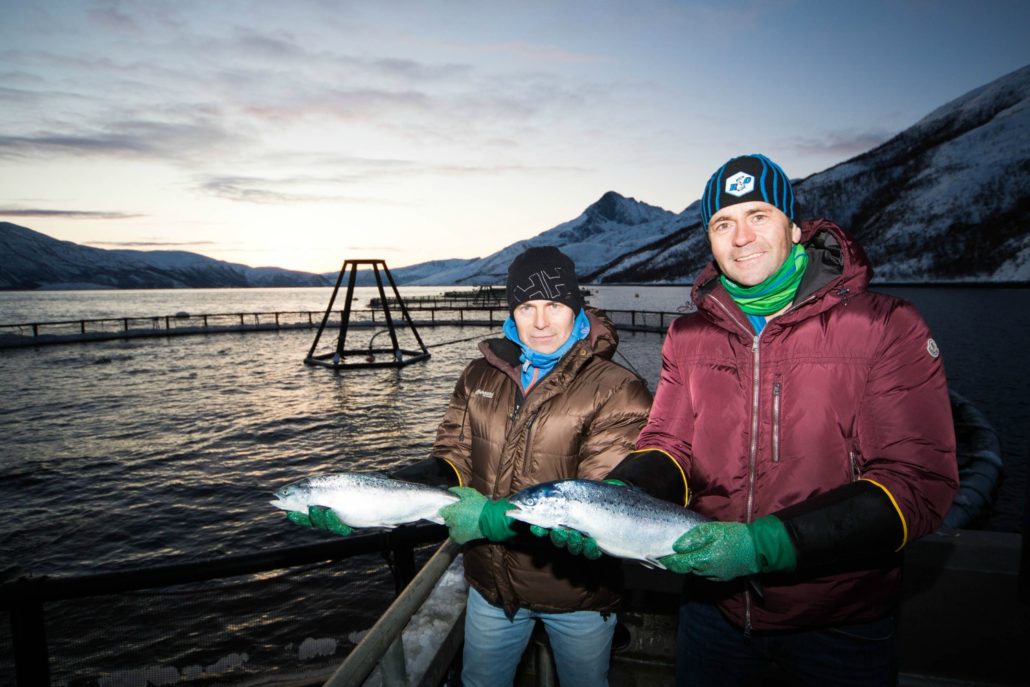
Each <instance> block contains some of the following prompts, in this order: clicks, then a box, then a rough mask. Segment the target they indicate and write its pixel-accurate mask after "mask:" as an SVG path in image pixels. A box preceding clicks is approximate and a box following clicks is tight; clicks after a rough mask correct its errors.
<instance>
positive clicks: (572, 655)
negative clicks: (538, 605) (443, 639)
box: [461, 588, 615, 687]
mask: <svg viewBox="0 0 1030 687" xmlns="http://www.w3.org/2000/svg"><path fill="white" fill-rule="evenodd" d="M537 620H540V621H541V622H542V623H543V624H544V628H545V629H546V630H547V638H548V639H549V640H550V642H551V651H552V652H554V662H555V665H556V666H557V668H558V681H559V683H560V684H561V687H580V686H582V687H604V686H605V685H607V684H608V662H609V659H610V655H611V648H612V635H613V634H614V632H615V614H614V613H610V614H608V615H607V617H604V616H602V615H601V614H600V613H598V612H597V611H572V612H569V613H538V612H536V611H531V610H529V609H528V608H520V609H519V610H518V611H516V612H515V617H513V618H508V616H506V615H505V614H504V609H502V608H498V607H497V606H494V605H492V604H490V603H489V602H488V601H487V600H486V599H484V598H483V596H482V594H480V593H479V592H477V591H476V590H475V589H474V588H469V600H468V607H467V609H466V611H465V652H464V655H463V656H462V662H463V664H464V666H463V668H462V672H461V682H462V684H463V685H464V687H498V686H503V685H510V684H512V682H514V680H515V670H516V668H518V666H519V660H520V659H521V658H522V652H523V651H525V649H526V645H527V644H529V637H530V635H531V634H532V633H533V627H534V625H535V624H536V621H537Z"/></svg>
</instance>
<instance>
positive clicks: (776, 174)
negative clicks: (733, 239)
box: [701, 153, 794, 229]
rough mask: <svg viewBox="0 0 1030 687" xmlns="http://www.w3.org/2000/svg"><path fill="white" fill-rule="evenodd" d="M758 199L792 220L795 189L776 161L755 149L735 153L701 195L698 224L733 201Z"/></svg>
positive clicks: (703, 224) (705, 225)
mask: <svg viewBox="0 0 1030 687" xmlns="http://www.w3.org/2000/svg"><path fill="white" fill-rule="evenodd" d="M752 200H760V201H763V202H766V203H769V204H770V205H773V206H775V207H776V209H778V210H779V211H780V212H782V213H783V214H785V215H786V216H787V218H788V219H790V220H791V221H793V220H794V189H793V188H792V187H791V185H790V179H789V178H788V177H787V175H786V173H785V172H784V171H783V170H782V169H781V168H780V166H779V165H778V164H776V163H775V162H773V161H772V160H770V159H769V158H767V157H766V156H765V155H759V154H758V153H755V154H752V155H741V156H740V157H735V158H733V159H732V160H730V161H729V162H727V163H726V164H724V165H723V166H722V167H720V168H719V169H718V170H716V172H715V174H713V175H712V176H711V178H710V179H709V180H708V183H707V184H705V192H704V195H703V196H701V227H702V228H703V229H708V223H709V222H710V221H711V219H712V215H714V214H715V213H717V212H718V211H719V210H721V209H722V208H724V207H726V206H728V205H735V204H736V203H747V202H749V201H752Z"/></svg>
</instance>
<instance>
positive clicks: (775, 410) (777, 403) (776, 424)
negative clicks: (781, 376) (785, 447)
mask: <svg viewBox="0 0 1030 687" xmlns="http://www.w3.org/2000/svg"><path fill="white" fill-rule="evenodd" d="M772 393H773V399H772V459H773V462H774V463H778V462H780V427H781V426H782V425H783V423H782V422H780V409H781V408H782V406H783V385H782V384H780V382H773V385H772Z"/></svg>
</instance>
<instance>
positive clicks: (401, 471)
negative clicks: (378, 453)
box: [390, 458, 462, 487]
mask: <svg viewBox="0 0 1030 687" xmlns="http://www.w3.org/2000/svg"><path fill="white" fill-rule="evenodd" d="M390 477H391V478H393V479H400V480H404V481H405V482H418V483H419V484H428V485H430V486H433V487H460V486H462V484H461V477H460V476H459V475H458V471H457V469H455V467H454V465H452V464H451V462H450V461H448V460H445V459H443V458H426V459H425V460H420V461H418V462H417V463H412V464H411V465H405V466H404V467H402V468H398V469H397V470H394V471H392V472H390Z"/></svg>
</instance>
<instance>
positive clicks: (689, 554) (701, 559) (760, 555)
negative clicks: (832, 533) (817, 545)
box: [658, 515, 797, 581]
mask: <svg viewBox="0 0 1030 687" xmlns="http://www.w3.org/2000/svg"><path fill="white" fill-rule="evenodd" d="M672 548H673V549H674V550H675V551H676V553H674V554H671V555H669V556H664V557H662V558H659V559H658V560H659V562H661V564H662V565H664V566H665V567H666V568H668V569H669V570H671V571H673V572H677V573H693V574H695V575H700V576H701V577H707V578H709V579H713V580H719V581H726V580H732V579H734V578H737V577H745V576H748V575H754V574H756V573H770V572H786V571H790V570H793V569H794V568H795V566H796V565H797V553H796V552H795V550H794V543H793V542H792V541H791V539H790V535H788V534H787V529H786V528H785V527H784V526H783V523H782V522H781V521H780V519H779V518H777V517H776V516H773V515H766V516H764V517H761V518H758V519H757V520H755V521H754V522H752V523H750V524H745V523H742V522H705V523H702V524H700V525H698V526H697V527H695V528H693V529H692V530H689V531H688V532H686V533H685V534H683V536H681V537H680V538H679V539H678V540H676V543H675V544H673V546H672Z"/></svg>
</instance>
